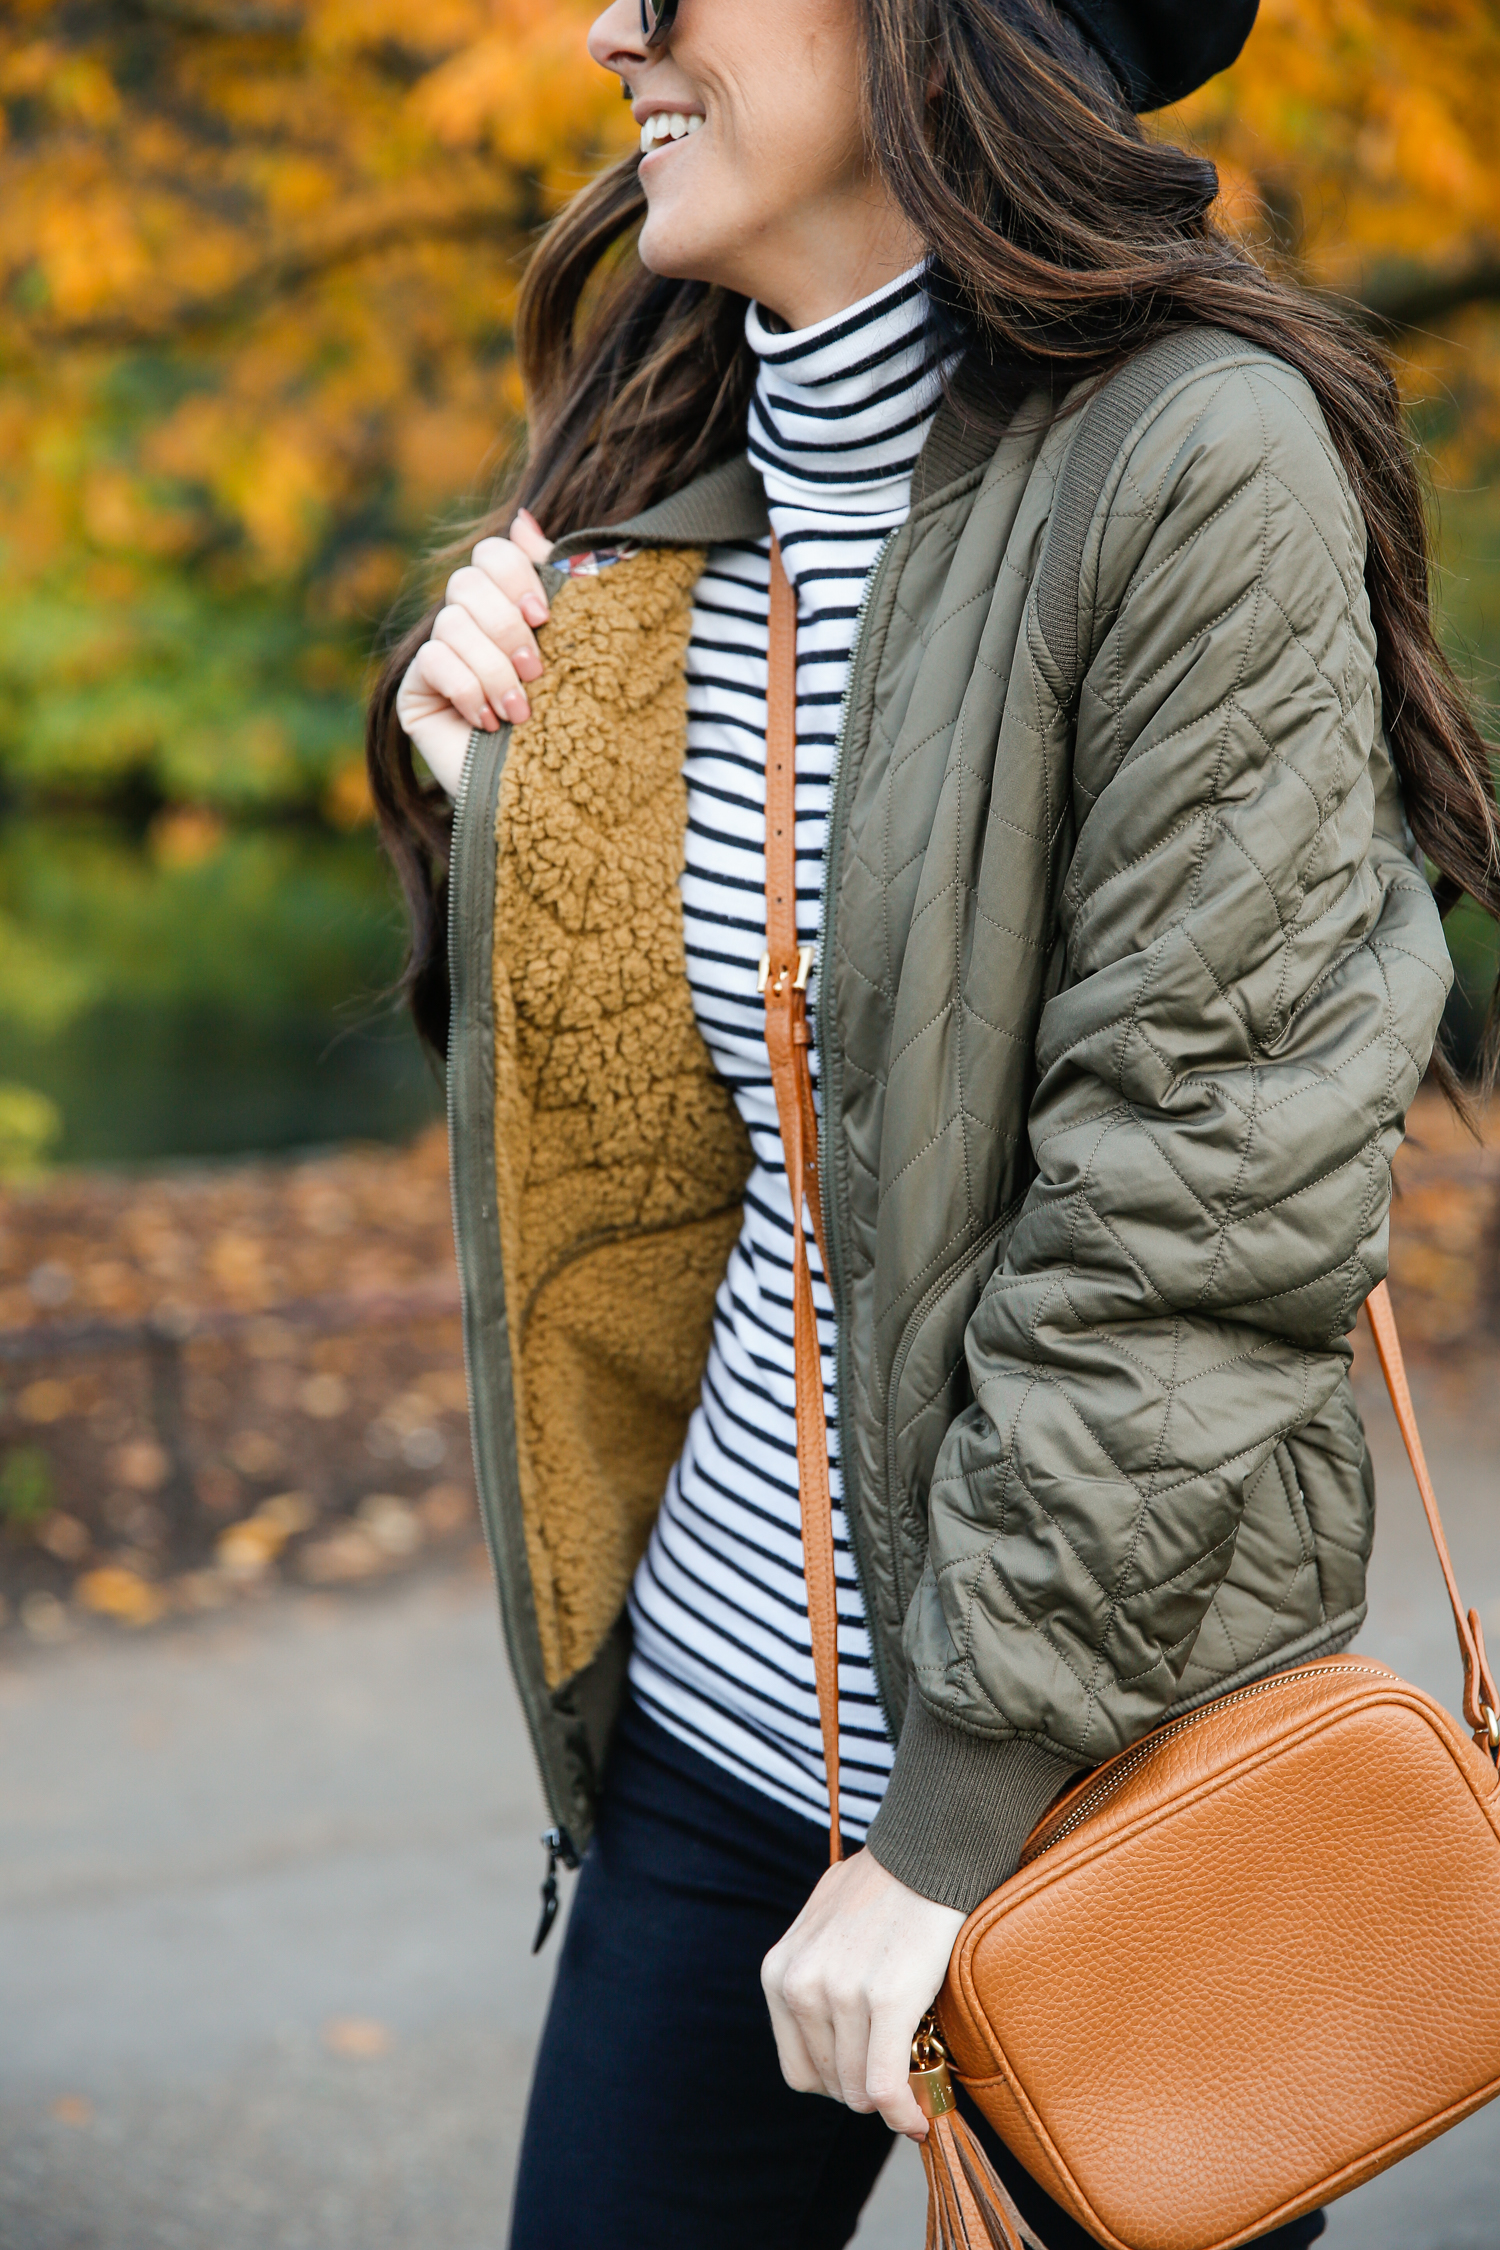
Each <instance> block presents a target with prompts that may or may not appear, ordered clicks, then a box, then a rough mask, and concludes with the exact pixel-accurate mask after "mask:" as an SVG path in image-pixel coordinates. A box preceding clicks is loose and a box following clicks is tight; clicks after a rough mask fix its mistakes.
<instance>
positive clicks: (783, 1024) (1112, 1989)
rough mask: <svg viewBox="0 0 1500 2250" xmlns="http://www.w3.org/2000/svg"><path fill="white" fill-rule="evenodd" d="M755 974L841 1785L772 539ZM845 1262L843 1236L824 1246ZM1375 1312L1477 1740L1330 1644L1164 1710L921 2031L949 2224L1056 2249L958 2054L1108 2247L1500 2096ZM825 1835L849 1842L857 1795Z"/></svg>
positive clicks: (817, 1660)
mask: <svg viewBox="0 0 1500 2250" xmlns="http://www.w3.org/2000/svg"><path fill="white" fill-rule="evenodd" d="M769 653H770V664H769V679H768V694H767V735H766V954H765V958H764V960H763V961H762V964H761V987H762V990H763V992H764V995H765V1002H766V1041H767V1045H768V1047H769V1049H770V1057H771V1075H772V1080H773V1083H774V1085H775V1089H776V1103H777V1112H778V1117H779V1121H780V1125H781V1135H782V1141H783V1144H784V1147H785V1152H786V1163H787V1177H788V1182H789V1185H790V1188H791V1194H792V1209H793V1216H794V1260H793V1291H794V1307H795V1329H796V1371H797V1466H798V1476H799V1481H800V1485H801V1498H802V1538H803V1552H804V1557H805V1568H806V1577H807V1606H808V1617H809V1621H810V1624H811V1629H812V1647H813V1661H814V1667H815V1672H816V1677H817V1689H818V1712H819V1718H820V1721H821V1726H822V1735H823V1750H824V1756H825V1759H826V1761H827V1768H828V1792H829V1803H830V1807H831V1808H837V1805H838V1801H839V1746H838V1670H837V1658H838V1649H837V1612H836V1609H835V1590H834V1567H833V1539H832V1522H831V1509H830V1497H829V1482H828V1432H827V1427H826V1422H825V1416H824V1405H823V1371H822V1362H821V1358H820V1354H819V1350H818V1341H817V1326H816V1321H815V1318H814V1311H813V1299H812V1282H811V1276H810V1271H809V1266H808V1256H807V1242H806V1233H805V1218H804V1213H807V1214H810V1216H811V1219H812V1224H813V1227H814V1230H815V1231H816V1233H817V1235H818V1240H819V1247H820V1249H821V1247H822V1234H821V1229H822V1211H821V1205H820V1199H819V1193H818V1178H817V1130H816V1119H815V1113H814V1109H813V1097H812V1083H811V1077H810V1074H809V1069H808V1041H809V1030H808V1022H807V1013H806V990H807V980H808V974H809V970H810V967H811V953H810V949H808V948H805V947H804V948H800V949H799V947H798V944H797V929H796V908H795V885H794V871H795V862H794V850H793V791H794V782H795V759H796V602H795V596H794V595H793V593H792V590H791V587H790V586H789V584H788V582H787V579H786V575H785V572H784V570H783V568H782V564H781V557H780V553H779V550H778V549H777V548H776V546H775V545H774V543H773V547H772V562H771V610H770V650H769ZM824 1270H825V1271H827V1260H826V1258H825V1259H824ZM1367 1310H1368V1312H1369V1316H1370V1324H1371V1327H1372V1329H1373V1330H1374V1334H1375V1343H1376V1348H1377V1350H1378V1352H1379V1354H1380V1363H1381V1366H1382V1368H1383V1369H1384V1371H1385V1378H1386V1382H1387V1384H1388V1385H1389V1387H1390V1393H1391V1400H1392V1403H1393V1405H1394V1406H1395V1409H1396V1417H1397V1420H1398V1422H1399V1423H1400V1426H1401V1434H1402V1436H1403V1438H1404V1439H1405V1441H1406V1449H1407V1452H1408V1454H1409V1455H1410V1457H1411V1464H1412V1468H1413V1470H1414V1472H1415V1475H1416V1479H1417V1485H1418V1489H1419V1490H1420V1492H1421V1495H1422V1504H1423V1507H1424V1508H1425V1509H1426V1512H1427V1522H1428V1526H1429V1528H1430V1530H1431V1532H1432V1537H1433V1542H1434V1544H1435V1546H1436V1548H1437V1553H1438V1561H1439V1563H1440V1564H1441V1566H1442V1571H1443V1579H1444V1583H1445V1585H1446V1587H1447V1590H1448V1598H1449V1601H1450V1602H1451V1603H1452V1606H1453V1617H1454V1623H1455V1626H1456V1628H1457V1631H1458V1645H1459V1653H1460V1656H1461V1658H1462V1661H1463V1674H1464V1700H1463V1708H1464V1716H1465V1719H1466V1721H1467V1723H1468V1726H1469V1728H1470V1730H1471V1735H1472V1739H1471V1738H1470V1736H1469V1735H1466V1734H1465V1733H1464V1731H1463V1729H1462V1728H1461V1727H1460V1726H1459V1725H1458V1724H1457V1722H1456V1721H1455V1720H1453V1719H1452V1718H1450V1716H1449V1714H1448V1713H1447V1712H1446V1711H1445V1710H1444V1709H1443V1708H1442V1706H1441V1705H1440V1704H1437V1703H1434V1702H1433V1701H1432V1699H1431V1697H1430V1696H1426V1695H1423V1694H1422V1693H1421V1692H1420V1691H1419V1690H1418V1689H1416V1688H1414V1687H1410V1686H1408V1685H1407V1683H1406V1682H1405V1681H1404V1680H1402V1679H1399V1678H1398V1677H1397V1675H1396V1674H1395V1673H1394V1672H1391V1671H1388V1670H1387V1669H1386V1667H1385V1666H1384V1665H1383V1664H1377V1663H1374V1662H1372V1661H1371V1660H1370V1659H1369V1658H1368V1657H1362V1656H1357V1655H1349V1656H1331V1657H1322V1658H1319V1659H1317V1660H1316V1661H1314V1662H1311V1663H1306V1664H1299V1665H1297V1666H1295V1667H1294V1668H1293V1669H1292V1670H1290V1671H1286V1672H1279V1673H1275V1674H1273V1675H1272V1676H1271V1677H1269V1678H1267V1679H1264V1680H1260V1681H1258V1682H1256V1683H1255V1684H1254V1685H1253V1686H1250V1687H1245V1688H1240V1689H1238V1690H1236V1691H1235V1692H1233V1693H1231V1694H1228V1695H1224V1696H1221V1697H1219V1698H1218V1699H1217V1700H1216V1701H1214V1702H1211V1703H1207V1704H1205V1705H1203V1706H1202V1707H1201V1708H1200V1709H1198V1710H1196V1711H1193V1712H1190V1713H1189V1714H1187V1715H1186V1716H1184V1717H1182V1718H1179V1719H1176V1720H1173V1721H1171V1722H1170V1723H1168V1724H1167V1725H1165V1726H1162V1727H1159V1728H1158V1729H1157V1730H1156V1732H1155V1733H1154V1734H1149V1735H1147V1736H1145V1737H1144V1739H1143V1740H1142V1741H1140V1742H1138V1743H1136V1744H1135V1745H1134V1746H1133V1747H1132V1748H1131V1749H1129V1750H1126V1751H1124V1752H1122V1753H1121V1754H1120V1755H1119V1756H1118V1757H1116V1758H1112V1759H1111V1760H1110V1761H1109V1762H1108V1763H1107V1764H1106V1765H1103V1766H1101V1767H1099V1768H1098V1769H1097V1771H1095V1772H1093V1773H1091V1774H1088V1775H1087V1776H1086V1777H1085V1778H1084V1779H1083V1780H1081V1781H1080V1782H1078V1783H1077V1784H1076V1785H1075V1786H1074V1787H1073V1788H1072V1789H1070V1790H1069V1791H1067V1793H1066V1794H1065V1795H1064V1796H1063V1797H1061V1798H1060V1799H1059V1801H1058V1802H1057V1803H1056V1804H1055V1805H1054V1806H1053V1807H1052V1809H1051V1810H1050V1811H1049V1812H1048V1813H1047V1814H1046V1816H1045V1817H1044V1818H1043V1820H1042V1821H1041V1822H1040V1823H1039V1825H1038V1826H1037V1828H1036V1829H1035V1831H1034V1832H1033V1834H1032V1836H1031V1838H1030V1840H1029V1841H1028V1843H1027V1846H1026V1850H1025V1854H1024V1856H1023V1859H1022V1862H1021V1866H1020V1869H1019V1870H1018V1872H1017V1873H1016V1874H1015V1875H1014V1876H1012V1877H1011V1879H1010V1881H1009V1882H1007V1883H1003V1884H1002V1885H1001V1887H1000V1889H999V1890H997V1891H996V1892H995V1893H994V1894H993V1895H992V1896H991V1897H990V1898H987V1899H986V1900H985V1901H984V1902H983V1904H982V1905H981V1906H979V1907H978V1908H976V1910H975V1912H974V1913H972V1914H971V1915H970V1916H969V1919H968V1920H967V1922H965V1924H964V1926H963V1928H962V1930H961V1931H960V1932H959V1936H958V1942H957V1944H956V1946H955V1947H954V1951H953V1958H952V1963H951V1966H950V1968H949V1971H948V1977H947V1981H946V1983H945V1984H944V1986H943V1990H942V1992H941V1994H940V1996H939V1999H938V2003H937V2007H936V2011H935V2014H934V2016H933V2017H930V2018H929V2019H927V2021H926V2023H925V2024H924V2026H923V2028H922V2030H921V2031H920V2032H919V2034H918V2038H917V2041H916V2043H915V2046H914V2049H913V2085H914V2087H915V2088H916V2091H917V2095H918V2099H919V2101H920V2102H921V2103H922V2106H923V2108H924V2110H925V2111H926V2113H927V2115H928V2117H929V2118H930V2119H931V2121H932V2122H931V2124H930V2127H929V2131H928V2136H927V2141H926V2143H925V2144H924V2147H923V2152H922V2153H923V2161H924V2163H925V2165H926V2167H927V2174H928V2183H929V2193H930V2204H929V2218H928V2235H927V2239H928V2245H929V2250H945V2246H948V2245H953V2246H959V2245H984V2244H989V2245H994V2246H997V2250H999V2246H1003V2250H1019V2245H1021V2244H1023V2243H1024V2244H1028V2245H1033V2246H1036V2250H1044V2246H1037V2237H1036V2236H1035V2234H1034V2233H1033V2232H1032V2231H1031V2230H1030V2228H1028V2227H1027V2226H1026V2224H1025V2222H1024V2221H1023V2220H1022V2218H1021V2215H1020V2213H1019V2212H1018V2211H1017V2209H1016V2207H1015V2204H1014V2202H1013V2201H1012V2200H1011V2198H1010V2197H1009V2195H1008V2194H1007V2193H1006V2191H1005V2189H1004V2187H1003V2186H1002V2184H1001V2183H1000V2181H999V2180H998V2179H997V2178H996V2176H995V2174H994V2173H993V2171H991V2170H990V2168H989V2166H988V2164H987V2162H986V2160H985V2158H984V2156H983V2154H982V2152H981V2151H980V2148H979V2145H978V2143H977V2142H976V2141H975V2140H974V2138H973V2136H972V2135H971V2134H970V2133H969V2131H968V2128H967V2127H966V2126H965V2125H964V2123H963V2121H962V2119H961V2118H960V2117H959V2115H958V2113H957V2111H956V2110H955V2109H954V2107H953V2093H952V2086H951V2080H950V2076H949V2067H948V2066H949V2062H950V2060H951V2064H952V2068H953V2071H954V2072H956V2074H957V2076H958V2078H959V2080H960V2081H961V2083H962V2085H963V2086H964V2087H965V2089H966V2090H967V2092H968V2094H969V2095H970V2096H971V2097H972V2099H973V2100H974V2102H975V2103H976V2104H977V2105H978V2107H979V2109H980V2110H981V2111H982V2113H983V2114H984V2116H985V2117H986V2118H987V2119H988V2120H989V2122H990V2123H991V2124H992V2125H993V2126H994V2127H995V2129H996V2131H997V2132H998V2133H999V2134H1000V2135H1001V2137H1002V2139H1003V2140H1004V2141H1005V2142H1006V2144H1007V2146H1008V2147H1009V2148H1011V2149H1012V2150H1013V2151H1014V2153H1015V2154H1016V2155H1017V2156H1018V2157H1019V2158H1020V2160H1021V2161H1022V2163H1023V2164H1024V2165H1025V2166H1026V2168H1027V2170H1028V2171H1029V2172H1030V2173H1031V2174H1032V2176H1033V2177H1034V2178H1035V2179H1036V2180H1038V2181H1039V2182H1040V2183H1041V2185H1042V2186H1043V2187H1044V2188H1045V2189H1046V2190H1047V2192H1048V2194H1049V2195H1051V2196H1052V2197H1054V2198H1055V2200H1056V2201H1057V2202H1058V2203H1060V2204H1061V2205H1062V2206H1063V2208H1064V2209H1065V2210H1066V2211H1068V2212H1070V2213H1071V2214H1072V2216H1073V2217H1074V2218H1075V2219H1076V2220H1077V2221H1078V2222H1079V2224H1080V2225H1081V2226H1083V2227H1085V2228H1087V2230H1088V2232H1089V2233H1090V2234H1092V2235H1093V2236H1094V2237H1095V2239H1096V2240H1097V2241H1099V2242H1101V2243H1105V2244H1108V2245H1109V2246H1110V2250H1232V2246H1233V2245H1235V2244H1238V2243H1243V2242H1250V2241H1252V2240H1253V2239H1254V2238H1255V2237H1256V2236H1257V2235H1260V2234H1264V2233H1266V2232H1267V2231H1268V2230H1269V2229H1270V2228H1272V2227H1275V2226H1278V2225H1280V2224H1283V2223H1284V2222H1286V2221H1289V2220H1291V2219H1293V2218H1296V2217H1297V2216H1299V2215H1300V2214H1301V2213H1303V2212H1306V2211H1310V2210H1312V2209H1314V2208H1315V2207H1316V2206H1317V2205H1319V2204H1321V2203H1325V2202H1327V2201H1329V2200H1330V2199H1331V2198H1333V2197H1335V2196H1339V2195H1343V2194H1345V2193H1346V2192H1347V2191H1348V2190H1349V2189H1350V2188H1354V2187H1358V2186H1359V2184H1360V2182H1361V2181H1363V2180H1367V2179H1369V2178H1370V2177H1371V2175H1372V2174H1373V2173H1376V2172H1378V2171H1381V2170H1382V2169H1383V2168H1384V2167H1385V2166H1386V2165H1388V2164H1393V2163H1394V2162H1395V2161H1396V2159H1397V2158H1398V2157H1401V2156H1404V2155H1406V2154H1407V2153H1408V2152H1409V2151H1410V2150H1412V2149H1415V2148H1419V2147H1420V2146H1421V2145H1422V2143H1423V2142H1424V2141H1428V2140H1431V2139H1432V2138H1433V2137H1434V2136H1435V2135H1436V2134H1438V2133H1441V2132H1444V2131H1446V2129H1447V2128H1448V2127H1449V2126H1450V2125H1456V2124H1457V2123H1458V2122H1459V2120H1460V2118H1463V2117H1466V2116H1467V2115H1468V2114H1469V2112H1470V2111H1471V2110H1474V2109H1477V2108H1479V2106H1480V2105H1481V2104H1482V2103H1484V2102H1487V2101H1489V2100H1490V2099H1491V2097H1492V2096H1493V2095H1495V2094H1496V2093H1500V1911H1497V1907H1500V1776H1497V1772H1496V1766H1495V1754H1496V1751H1497V1749H1500V1718H1497V1716H1496V1714H1497V1710H1500V1696H1497V1694H1496V1690H1495V1683H1494V1680H1493V1678H1492V1676H1491V1674H1490V1670H1489V1666H1488V1663H1487V1661H1486V1658H1485V1652H1484V1642H1483V1637H1482V1635H1481V1632H1480V1627H1479V1620H1478V1617H1477V1616H1476V1615H1475V1614H1474V1612H1473V1611H1470V1612H1469V1613H1468V1614H1467V1616H1466V1615H1465V1612H1464V1608H1463V1605H1462V1603H1461V1602H1460V1600H1459V1595H1458V1588H1457V1585H1456V1583H1455V1581H1454V1576H1453V1569H1452V1565H1451V1563H1450V1561H1449V1557H1448V1549H1447V1543H1446V1541H1445V1539H1444V1537H1443V1527H1442V1522H1441V1519H1440V1517H1439V1514H1438V1506H1437V1500H1436V1496H1435V1495H1434V1492H1433V1489H1432V1483H1431V1480H1430V1478H1429V1476H1428V1474H1427V1467H1426V1463H1425V1461H1424V1459H1423V1455H1422V1444H1421V1439H1420V1437H1419V1436H1418V1434H1417V1426H1416V1420H1415V1417H1414V1414H1413V1411H1412V1403H1411V1394H1410V1392H1409V1390H1408V1388H1407V1383H1406V1376H1405V1372H1404V1369H1403V1366H1402V1360H1401V1347H1400V1343H1399V1341H1398V1338H1397V1334H1396V1325H1395V1321H1394V1318H1393V1316H1392V1313H1391V1308H1390V1300H1389V1298H1388V1297H1387V1294H1386V1290H1385V1285H1384V1283H1382V1284H1381V1285H1380V1287H1379V1288H1378V1289H1376V1290H1375V1291H1374V1292H1373V1294H1372V1295H1371V1297H1370V1299H1369V1301H1368V1306H1367ZM829 1845H830V1856H831V1857H832V1858H833V1859H835V1860H836V1859H838V1858H839V1856H840V1843H839V1833H838V1820H837V1813H836V1809H835V1810H834V1811H833V1812H832V1814H831V1818H830V1824H829Z"/></svg>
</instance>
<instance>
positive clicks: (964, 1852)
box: [865, 1689, 1080, 1914]
mask: <svg viewBox="0 0 1500 2250" xmlns="http://www.w3.org/2000/svg"><path fill="white" fill-rule="evenodd" d="M1079 1770H1080V1769H1079V1768H1078V1767H1077V1766H1076V1765H1073V1764H1070V1763H1069V1761H1068V1760H1067V1759H1066V1758H1060V1757H1058V1756H1057V1754H1056V1752H1055V1751H1052V1750H1044V1749H1043V1748H1042V1747H1041V1745H1040V1744H1039V1743H1035V1742H1024V1741H1018V1740H1017V1739H1016V1738H1015V1737H1014V1736H1011V1737H1008V1738H1006V1739H1004V1740H1001V1741H999V1742H995V1741H991V1740H988V1739H987V1738H986V1737H985V1736H984V1735H979V1734H962V1733H960V1731H959V1729H958V1728H957V1727H950V1726H949V1725H948V1724H947V1723H946V1721H945V1720H943V1719H939V1718H937V1717H936V1716H935V1715H934V1714H933V1713H932V1712H931V1711H930V1710H929V1709H928V1707H927V1705H926V1704H925V1703H924V1702H923V1701H922V1698H921V1696H920V1695H918V1694H917V1692H916V1690H915V1689H913V1690H912V1693H911V1696H910V1699H909V1701H908V1703H907V1706H906V1721H905V1724H904V1725H903V1727H902V1729H901V1739H900V1741H899V1742H898V1743H897V1745H896V1762H895V1765H894V1766H893V1767H892V1769H891V1778H890V1781H889V1783H888V1784H887V1786H886V1792H885V1797H884V1799H883V1800H882V1803H881V1807H880V1810H879V1812H878V1813H877V1814H876V1815H875V1818H874V1821H873V1822H872V1823H871V1826H870V1833H869V1835H868V1836H867V1837H866V1839H865V1842H866V1845H867V1847H868V1849H869V1850H870V1851H871V1852H872V1853H873V1854H874V1856H875V1858H876V1859H878V1860H879V1862H880V1864H881V1866H882V1867H883V1868H884V1869H885V1870H886V1872H887V1874H889V1875H894V1876H895V1877H896V1879H897V1881H898V1882H902V1883H904V1884H905V1885H906V1887H907V1889H908V1890H912V1891H916V1892H918V1893H919V1894H920V1895H921V1896H922V1897H923V1898H930V1899H932V1900H934V1901H935V1902H936V1903H937V1904H938V1905H939V1906H955V1907H957V1908H958V1910H959V1912H960V1913H961V1914H971V1913H972V1912H973V1910H974V1908H975V1907H976V1906H977V1905H978V1904H979V1902H980V1900H981V1899H984V1898H988V1897H989V1894H990V1892H991V1891H993V1890H997V1889H998V1888H999V1886H1000V1885H1001V1884H1002V1883H1003V1882H1004V1881H1005V1879H1006V1877H1007V1876H1008V1875H1014V1873H1015V1871H1016V1869H1017V1867H1018V1866H1019V1865H1020V1862H1021V1852H1022V1849H1023V1847H1024V1845H1025V1842H1026V1839H1027V1837H1028V1836H1029V1835H1030V1834H1031V1831H1032V1829H1033V1828H1035V1826H1036V1824H1037V1822H1038V1821H1039V1820H1040V1819H1041V1817H1042V1814H1043V1813H1044V1812H1045V1811H1046V1809H1047V1807H1048V1806H1049V1805H1050V1804H1051V1802H1052V1800H1053V1798H1054V1797H1055V1796H1056V1795H1057V1794H1058V1792H1059V1790H1061V1789H1062V1788H1064V1787H1065V1786H1066V1784H1067V1783H1068V1782H1069V1781H1070V1780H1071V1779H1072V1777H1073V1775H1074V1774H1075V1773H1077V1772H1078V1771H1079Z"/></svg>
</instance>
